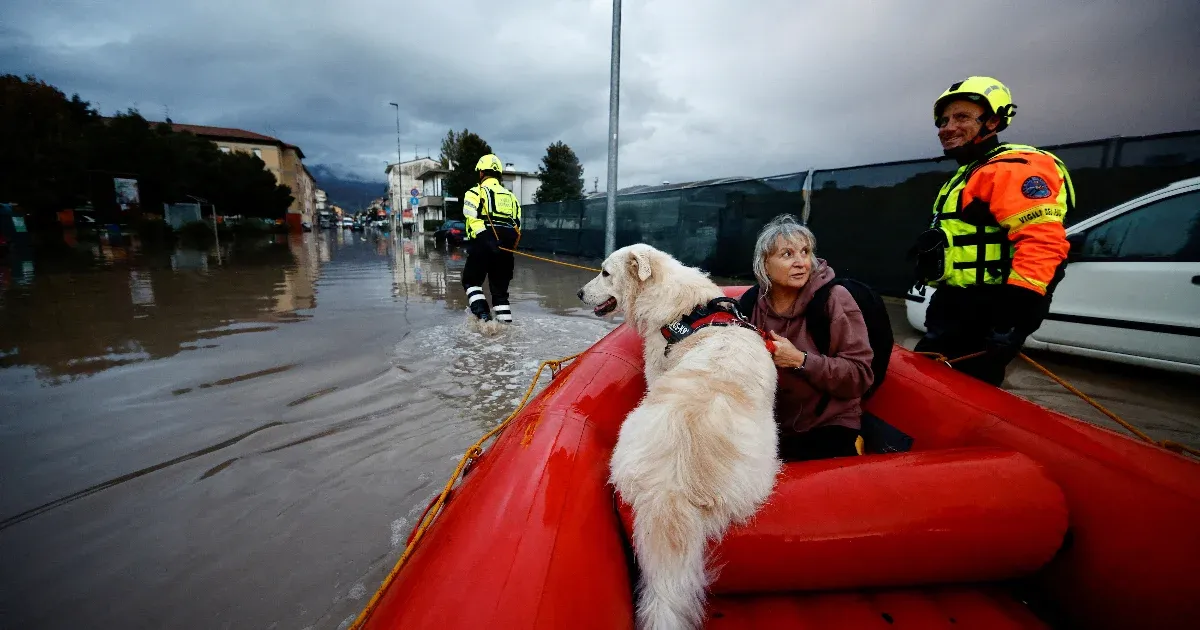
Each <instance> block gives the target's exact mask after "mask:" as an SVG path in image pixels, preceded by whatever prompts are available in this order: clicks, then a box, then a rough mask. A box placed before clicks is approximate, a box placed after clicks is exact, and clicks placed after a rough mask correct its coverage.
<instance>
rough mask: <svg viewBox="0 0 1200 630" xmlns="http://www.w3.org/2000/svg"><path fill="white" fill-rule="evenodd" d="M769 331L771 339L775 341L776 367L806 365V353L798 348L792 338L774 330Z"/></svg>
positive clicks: (774, 356)
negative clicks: (793, 343)
mask: <svg viewBox="0 0 1200 630" xmlns="http://www.w3.org/2000/svg"><path fill="white" fill-rule="evenodd" d="M767 332H768V333H770V334H771V340H772V341H774V342H775V354H774V355H773V358H774V359H775V367H780V368H798V367H803V366H804V359H805V358H806V355H805V354H804V353H803V352H801V351H799V350H797V349H796V346H794V345H792V342H791V340H789V339H788V338H787V337H780V336H779V335H777V334H776V333H775V331H774V330H768V331H767Z"/></svg>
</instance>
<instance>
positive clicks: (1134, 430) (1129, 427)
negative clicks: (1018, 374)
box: [916, 350, 1200, 457]
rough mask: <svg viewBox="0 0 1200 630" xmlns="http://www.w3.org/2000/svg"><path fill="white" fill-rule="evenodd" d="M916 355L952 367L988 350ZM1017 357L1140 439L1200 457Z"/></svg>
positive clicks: (1026, 357)
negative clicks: (1135, 423)
mask: <svg viewBox="0 0 1200 630" xmlns="http://www.w3.org/2000/svg"><path fill="white" fill-rule="evenodd" d="M916 354H919V355H921V356H926V357H930V358H932V359H934V360H936V361H940V362H942V363H945V364H946V365H951V366H952V365H953V364H955V363H958V362H959V361H966V360H967V359H973V358H975V357H978V356H981V355H984V354H987V350H982V351H980V352H974V353H971V354H967V355H963V356H961V357H956V358H953V359H949V358H947V357H946V355H944V354H941V353H939V352H917V353H916ZM1017 356H1020V357H1021V358H1022V359H1024V360H1025V361H1026V362H1027V363H1029V364H1030V365H1032V366H1033V367H1034V368H1035V369H1037V371H1039V372H1041V373H1042V374H1045V375H1046V376H1047V377H1049V378H1050V380H1052V381H1054V382H1055V383H1058V384H1059V385H1062V386H1063V388H1065V389H1066V390H1067V391H1069V392H1071V393H1072V394H1075V395H1076V396H1078V397H1079V398H1080V399H1082V400H1083V401H1084V402H1086V403H1087V404H1089V405H1091V406H1092V407H1095V408H1096V410H1097V411H1099V412H1100V413H1102V414H1104V415H1106V416H1108V417H1109V418H1110V419H1111V420H1112V421H1113V422H1116V423H1117V424H1119V425H1121V426H1122V427H1125V429H1127V430H1128V431H1129V432H1130V433H1132V434H1134V435H1136V436H1138V437H1139V438H1141V439H1143V440H1145V441H1146V442H1149V443H1150V444H1154V445H1156V446H1161V447H1163V448H1165V449H1167V450H1169V451H1173V452H1176V453H1188V454H1189V455H1192V456H1194V457H1200V449H1195V448H1192V447H1190V446H1188V445H1187V444H1181V443H1179V442H1176V441H1174V440H1155V439H1154V438H1152V437H1150V436H1149V435H1148V434H1146V432H1144V431H1142V430H1141V429H1139V428H1137V427H1135V426H1133V425H1132V424H1130V423H1129V422H1126V421H1125V420H1122V419H1121V417H1120V416H1118V415H1117V414H1115V413H1113V412H1111V411H1109V410H1108V409H1107V408H1106V407H1105V406H1104V405H1101V404H1100V403H1098V402H1096V401H1095V399H1093V398H1092V397H1091V396H1088V395H1087V394H1085V393H1083V392H1081V391H1079V389H1078V388H1076V387H1075V386H1073V385H1071V384H1070V383H1068V382H1067V381H1066V380H1064V379H1063V378H1062V377H1060V376H1059V375H1057V374H1055V373H1054V372H1051V371H1050V370H1049V369H1048V368H1047V367H1046V366H1044V365H1042V364H1041V363H1038V362H1037V361H1034V360H1033V359H1031V358H1029V355H1027V354H1025V353H1024V352H1021V353H1019V354H1018V355H1017Z"/></svg>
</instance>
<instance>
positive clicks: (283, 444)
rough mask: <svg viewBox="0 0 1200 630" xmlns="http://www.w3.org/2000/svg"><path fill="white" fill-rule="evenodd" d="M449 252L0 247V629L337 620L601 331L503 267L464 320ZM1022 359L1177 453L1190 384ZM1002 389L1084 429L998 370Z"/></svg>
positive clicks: (547, 270)
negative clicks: (498, 291)
mask: <svg viewBox="0 0 1200 630" xmlns="http://www.w3.org/2000/svg"><path fill="white" fill-rule="evenodd" d="M575 262H579V261H575ZM585 262H587V261H585ZM464 263H465V253H463V252H462V251H461V250H455V249H449V250H448V249H446V248H437V247H435V246H434V244H433V243H432V242H431V241H425V240H422V239H414V240H408V239H406V240H403V241H402V242H400V243H396V242H395V241H393V240H392V239H390V238H389V237H387V235H381V234H377V233H374V232H367V233H362V232H349V231H341V230H337V231H333V230H329V231H322V232H316V233H310V234H303V235H294V236H290V237H282V236H280V237H267V238H264V239H262V240H261V241H259V242H242V243H238V244H237V246H236V247H230V246H229V245H226V246H225V247H224V248H223V249H222V250H221V251H220V252H219V260H218V252H216V251H196V250H188V249H175V250H151V249H143V248H141V247H139V246H138V244H137V243H136V241H135V242H126V243H108V242H103V243H93V244H87V243H79V244H78V245H77V246H76V247H74V249H73V250H72V254H71V255H70V256H57V257H54V258H53V259H50V260H41V259H35V260H32V261H16V262H14V263H13V264H11V265H5V266H0V410H2V411H0V566H3V571H2V572H0V628H17V627H20V628H117V627H121V628H288V629H296V630H300V629H303V628H314V629H316V628H330V629H334V628H340V627H343V628H344V627H346V626H348V625H349V624H350V622H351V621H352V620H353V618H354V616H355V615H356V614H357V613H358V611H359V610H360V609H361V608H362V606H363V605H364V604H365V603H366V601H367V599H369V598H370V596H371V594H372V593H373V592H374V590H375V588H376V587H377V586H378V584H379V582H380V580H381V579H382V578H383V577H384V575H385V574H386V573H387V571H388V569H389V568H390V567H391V566H392V564H393V563H394V562H395V560H396V558H397V557H398V555H399V553H400V551H401V549H402V547H403V545H404V541H405V538H406V537H407V535H408V533H409V531H410V530H411V527H412V524H413V522H414V521H415V520H416V518H417V517H418V516H419V514H420V512H421V510H422V509H423V508H424V507H425V505H426V504H427V503H428V501H429V499H430V498H431V497H432V496H433V495H434V494H435V493H436V492H438V491H439V490H440V489H441V486H442V485H443V484H444V483H445V480H446V477H447V475H448V474H449V473H450V472H451V471H452V470H453V469H454V465H455V463H456V462H457V460H458V458H459V457H460V456H461V455H462V452H463V450H464V449H465V448H466V447H467V446H469V445H470V444H471V443H472V442H474V441H475V440H476V439H477V438H478V437H479V435H481V434H482V433H483V432H484V431H486V430H487V429H488V428H489V427H491V426H494V424H495V423H496V422H497V421H498V420H500V419H502V418H503V417H505V416H506V415H507V414H508V413H509V412H510V411H511V410H512V409H513V407H514V406H515V405H516V403H517V402H518V401H519V400H520V397H521V395H522V394H523V393H524V391H525V388H526V386H527V385H528V383H529V380H530V377H531V376H532V375H533V373H534V371H535V370H536V368H537V365H538V363H539V361H541V360H542V359H547V358H557V357H562V356H566V355H570V354H573V353H575V352H578V351H581V350H583V349H585V348H587V347H588V346H589V345H591V344H592V343H594V342H595V341H596V340H598V339H599V338H600V337H602V336H603V335H605V334H606V333H608V332H609V331H610V330H612V328H613V327H614V326H615V325H616V323H615V322H613V321H607V320H600V319H597V318H596V317H595V316H594V315H592V313H591V311H590V310H589V309H586V308H584V307H582V305H581V304H580V303H579V301H578V299H577V298H576V297H575V293H576V291H578V289H579V287H580V286H581V285H582V284H583V283H584V282H586V281H587V280H588V279H589V277H590V274H589V273H587V272H584V271H579V270H574V269H569V268H565V267H558V266H553V265H550V264H547V263H541V262H536V261H525V260H518V262H517V270H516V274H515V277H514V279H513V283H512V288H511V294H512V295H511V297H512V301H513V311H514V317H515V319H516V323H515V324H514V325H513V326H512V327H511V328H510V329H508V330H507V331H505V332H504V333H503V334H502V335H500V336H498V337H495V338H483V337H481V336H480V335H479V334H478V333H476V332H472V331H471V330H469V329H468V327H467V326H466V316H465V312H466V301H465V299H464V295H463V292H462V289H461V286H460V284H459V282H460V281H459V278H460V274H461V271H462V267H463V265H464ZM589 264H595V263H594V261H592V262H591V263H589ZM835 267H836V261H835ZM894 306H898V305H894ZM892 316H893V323H894V325H895V326H896V332H897V334H898V336H899V338H898V340H899V341H901V343H904V345H907V346H908V347H912V344H913V343H914V342H915V340H916V336H915V333H914V332H913V331H911V329H908V327H907V325H906V323H905V322H904V317H903V310H902V307H898V308H896V310H894V311H893V312H892ZM1038 356H1039V358H1040V359H1044V360H1045V362H1046V364H1047V365H1048V366H1049V367H1051V369H1055V370H1056V371H1060V372H1062V373H1063V375H1064V376H1066V377H1068V378H1069V379H1071V380H1072V381H1073V382H1075V383H1076V384H1077V385H1079V386H1080V387H1081V388H1082V389H1084V390H1085V391H1089V393H1093V394H1095V395H1096V396H1097V397H1099V398H1100V399H1101V400H1102V401H1103V402H1104V403H1105V404H1109V405H1111V406H1112V407H1113V408H1114V410H1115V411H1118V413H1124V414H1125V415H1127V416H1128V417H1129V419H1131V420H1134V421H1135V422H1137V423H1138V424H1139V425H1140V426H1142V427H1143V428H1145V429H1147V430H1148V431H1149V432H1150V433H1151V434H1152V435H1154V436H1155V437H1157V438H1164V437H1165V438H1170V439H1175V440H1178V441H1181V442H1184V443H1187V444H1190V445H1193V446H1200V387H1196V380H1195V379H1185V378H1178V377H1175V376H1171V375H1165V374H1164V373H1161V372H1154V371H1149V370H1133V369H1127V368H1121V367H1115V366H1111V365H1102V366H1100V367H1096V366H1095V365H1093V364H1094V363H1096V362H1084V361H1077V360H1068V359H1065V358H1062V357H1057V358H1056V357H1055V356H1054V355H1038ZM1006 387H1008V388H1009V389H1012V390H1013V391H1014V392H1016V393H1018V394H1020V395H1026V396H1028V397H1030V398H1033V399H1034V400H1036V401H1037V402H1039V403H1041V404H1045V405H1047V406H1052V407H1055V408H1059V409H1062V410H1065V411H1067V412H1068V413H1072V414H1073V415H1077V416H1079V417H1083V418H1085V419H1088V420H1089V421H1095V422H1100V423H1105V422H1108V421H1107V420H1106V419H1104V418H1103V417H1102V416H1100V415H1099V414H1098V413H1094V412H1092V411H1091V410H1090V409H1089V408H1086V407H1084V406H1082V405H1081V404H1080V403H1078V401H1077V400H1076V399H1074V398H1073V397H1071V396H1070V394H1066V393H1065V392H1062V391H1061V390H1059V389H1057V386H1056V385H1054V383H1052V382H1050V381H1049V380H1048V379H1046V378H1045V377H1042V376H1041V375H1040V374H1037V373H1035V372H1032V371H1030V370H1028V369H1025V368H1023V367H1016V368H1014V370H1013V371H1012V372H1010V375H1009V380H1008V382H1007V383H1006Z"/></svg>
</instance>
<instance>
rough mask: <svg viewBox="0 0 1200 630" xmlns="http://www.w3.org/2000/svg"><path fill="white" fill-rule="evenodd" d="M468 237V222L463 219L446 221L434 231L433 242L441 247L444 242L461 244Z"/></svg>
mask: <svg viewBox="0 0 1200 630" xmlns="http://www.w3.org/2000/svg"><path fill="white" fill-rule="evenodd" d="M466 238H467V224H466V223H463V222H462V221H446V222H445V223H443V224H442V227H440V228H438V229H437V231H436V232H434V233H433V242H434V244H435V245H437V246H438V247H441V246H442V243H448V244H450V245H461V244H462V242H463V241H464V240H466Z"/></svg>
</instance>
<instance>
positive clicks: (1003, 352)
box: [913, 285, 1050, 387]
mask: <svg viewBox="0 0 1200 630" xmlns="http://www.w3.org/2000/svg"><path fill="white" fill-rule="evenodd" d="M1003 300H1004V292H1003V287H1001V286H998V285H981V286H977V287H967V288H963V287H940V288H938V290H937V291H935V292H934V294H933V298H932V299H931V300H930V302H929V308H928V309H927V310H926V311H925V329H926V331H927V332H926V333H925V336H924V338H922V339H921V341H919V342H917V346H916V347H915V348H913V349H914V350H916V351H917V352H937V353H939V354H942V355H945V356H946V358H948V359H954V358H957V357H961V356H966V355H968V354H973V353H976V352H980V351H984V350H987V351H988V353H987V354H984V355H982V356H979V357H975V358H973V359H967V360H965V361H960V362H958V363H955V364H953V367H954V369H956V370H958V371H960V372H963V373H965V374H970V375H971V376H974V377H975V378H977V379H979V380H981V381H984V382H986V383H991V384H992V385H995V386H997V387H999V386H1000V384H1001V383H1003V382H1004V372H1005V369H1006V368H1007V367H1008V364H1009V363H1011V362H1012V360H1013V359H1015V358H1016V357H1017V354H1019V353H1020V352H1021V344H1023V343H1024V342H1025V338H1026V337H1028V336H1029V335H1030V334H1032V333H1033V331H1035V330H1037V327H1038V326H1040V325H1041V323H1042V319H1044V318H1045V316H1046V312H1047V311H1049V308H1050V301H1049V300H1045V304H1044V307H1043V308H1042V310H1041V312H1040V313H1036V314H1034V315H1035V317H1034V318H1032V319H1030V320H1029V323H1030V324H1032V327H1030V326H1029V325H1026V326H1025V327H1024V328H1022V329H1019V330H1016V331H1015V334H1014V335H1013V336H1012V337H1011V338H1010V339H1009V343H1006V344H1004V345H995V344H989V343H988V341H987V340H988V336H989V334H990V333H991V330H992V328H993V327H996V326H1004V325H1005V324H1006V323H1007V322H1004V321H1000V319H1001V318H1002V317H1003V314H1004V313H1005V312H1006V309H1008V308H1010V306H1009V305H1008V304H1005V303H1004V302H1003Z"/></svg>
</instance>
